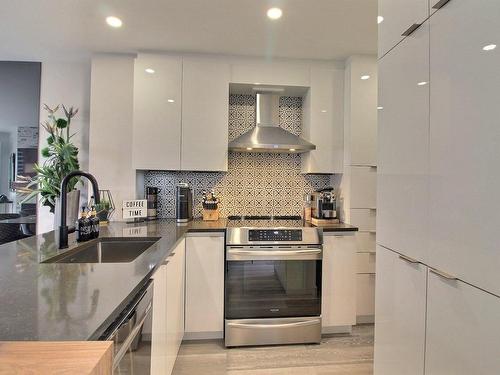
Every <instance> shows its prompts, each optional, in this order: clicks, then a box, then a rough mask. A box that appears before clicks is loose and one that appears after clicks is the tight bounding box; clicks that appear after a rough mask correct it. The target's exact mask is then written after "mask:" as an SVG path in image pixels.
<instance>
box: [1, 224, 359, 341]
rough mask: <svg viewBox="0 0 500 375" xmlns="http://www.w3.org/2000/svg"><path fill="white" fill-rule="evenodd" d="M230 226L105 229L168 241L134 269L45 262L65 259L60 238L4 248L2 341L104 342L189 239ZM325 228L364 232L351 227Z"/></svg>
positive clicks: (46, 237)
mask: <svg viewBox="0 0 500 375" xmlns="http://www.w3.org/2000/svg"><path fill="white" fill-rule="evenodd" d="M306 225H308V224H307V223H306ZM227 227H228V222H227V220H226V219H221V220H218V221H214V222H204V221H201V220H194V221H192V222H191V223H188V224H187V225H184V226H179V225H177V224H176V223H175V220H159V221H154V222H148V223H139V224H126V223H119V222H113V223H112V224H110V225H109V226H103V227H101V237H102V238H106V237H161V239H160V240H159V241H158V242H156V243H155V244H154V245H153V246H151V247H150V248H148V250H146V251H145V252H144V253H142V254H141V255H140V256H139V257H137V258H136V259H135V260H134V261H132V262H130V263H81V264H68V263H41V261H44V260H46V259H49V258H51V257H53V256H56V255H58V254H60V253H61V251H60V250H59V249H58V247H57V236H58V232H57V231H54V232H49V233H45V234H42V235H38V236H34V237H30V238H26V239H24V240H20V241H17V242H12V243H8V244H5V245H1V246H0V341H17V340H35V341H76V340H92V339H97V338H98V336H99V335H100V334H101V333H102V332H103V331H104V330H105V329H106V327H107V326H108V325H109V324H110V323H111V322H112V321H113V320H114V319H115V318H116V316H117V314H118V313H119V312H120V311H121V309H122V308H123V307H124V306H125V305H126V303H127V302H128V301H129V300H130V298H132V297H133V296H134V294H135V293H136V292H137V291H138V290H139V289H140V288H141V287H142V286H143V285H144V283H145V282H147V280H148V279H149V277H150V275H151V274H152V273H153V272H154V270H155V268H156V267H158V265H160V264H161V263H162V262H163V260H164V259H165V258H166V257H167V256H168V255H169V253H170V252H171V251H172V250H173V249H174V248H175V245H176V244H177V243H178V242H179V241H180V240H181V239H182V238H184V236H185V235H186V234H187V233H188V232H214V231H216V232H217V231H219V232H224V231H225V230H226V228H227ZM322 229H323V231H324V232H330V231H353V230H357V228H356V227H353V226H350V225H348V224H338V225H335V226H332V227H328V228H322ZM69 245H70V246H69V249H64V250H63V251H68V250H71V249H72V248H74V247H75V246H76V236H75V234H74V233H73V234H70V237H69Z"/></svg>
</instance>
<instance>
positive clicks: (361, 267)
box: [356, 252, 376, 273]
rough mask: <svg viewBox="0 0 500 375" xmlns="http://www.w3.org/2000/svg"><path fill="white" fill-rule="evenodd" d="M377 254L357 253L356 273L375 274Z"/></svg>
mask: <svg viewBox="0 0 500 375" xmlns="http://www.w3.org/2000/svg"><path fill="white" fill-rule="evenodd" d="M375 254H376V253H374V252H373V253H357V254H356V264H357V266H356V272H357V273H375V258H376V255H375Z"/></svg>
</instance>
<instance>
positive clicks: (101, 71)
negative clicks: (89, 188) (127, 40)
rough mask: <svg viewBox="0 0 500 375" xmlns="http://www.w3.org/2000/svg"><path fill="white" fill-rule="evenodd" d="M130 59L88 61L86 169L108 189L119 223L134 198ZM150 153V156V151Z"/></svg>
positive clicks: (104, 57)
mask: <svg viewBox="0 0 500 375" xmlns="http://www.w3.org/2000/svg"><path fill="white" fill-rule="evenodd" d="M134 59H135V56H132V55H111V54H102V55H97V56H95V57H94V58H93V59H92V79H91V81H92V83H91V108H92V111H91V114H90V124H91V127H90V150H89V151H90V159H89V170H90V173H92V174H93V175H94V176H95V177H96V179H97V181H98V182H99V187H100V188H101V189H109V190H111V193H112V194H113V200H114V202H115V204H116V206H117V210H116V212H115V215H114V216H113V219H114V220H120V219H121V218H122V215H121V210H120V207H121V204H122V201H123V200H127V199H135V198H136V172H135V170H134V169H133V166H132V134H133V128H132V125H133V96H134V95H133V94H134ZM156 151H158V150H151V153H152V157H154V152H156Z"/></svg>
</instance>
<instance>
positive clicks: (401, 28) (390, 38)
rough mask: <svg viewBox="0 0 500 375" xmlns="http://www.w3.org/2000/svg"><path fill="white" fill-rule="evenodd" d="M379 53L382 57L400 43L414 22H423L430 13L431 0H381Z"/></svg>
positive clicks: (379, 7) (379, 9) (379, 8)
mask: <svg viewBox="0 0 500 375" xmlns="http://www.w3.org/2000/svg"><path fill="white" fill-rule="evenodd" d="M378 15H379V16H381V17H384V20H383V21H382V22H381V23H379V25H378V54H379V57H382V56H383V55H384V54H386V53H387V52H388V51H389V50H390V49H391V48H393V47H394V46H395V45H396V44H398V43H399V42H400V41H401V40H402V39H403V38H404V36H403V35H402V34H403V33H404V32H405V31H407V30H408V29H409V28H410V27H411V26H412V25H414V24H421V23H422V22H424V21H425V19H426V18H427V17H428V15H429V0H379V2H378Z"/></svg>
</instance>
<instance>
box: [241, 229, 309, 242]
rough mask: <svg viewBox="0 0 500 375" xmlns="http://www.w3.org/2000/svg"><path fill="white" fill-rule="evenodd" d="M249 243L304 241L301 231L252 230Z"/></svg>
mask: <svg viewBox="0 0 500 375" xmlns="http://www.w3.org/2000/svg"><path fill="white" fill-rule="evenodd" d="M248 240H249V241H269V242H274V241H302V230H301V229H251V230H249V231H248Z"/></svg>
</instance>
